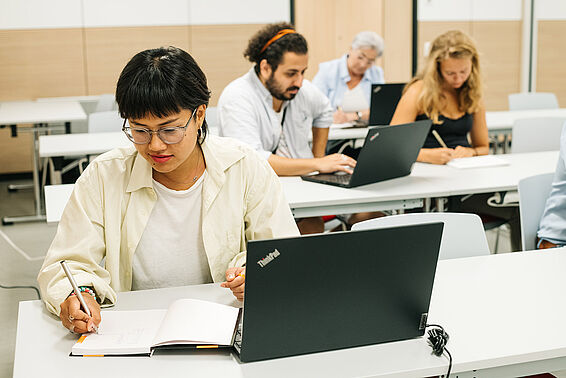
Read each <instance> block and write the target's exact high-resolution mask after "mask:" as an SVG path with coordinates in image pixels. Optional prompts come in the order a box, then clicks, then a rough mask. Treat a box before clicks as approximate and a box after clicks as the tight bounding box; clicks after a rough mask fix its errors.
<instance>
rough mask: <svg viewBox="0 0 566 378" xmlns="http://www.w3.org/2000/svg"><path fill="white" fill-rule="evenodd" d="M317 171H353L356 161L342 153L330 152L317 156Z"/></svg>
mask: <svg viewBox="0 0 566 378" xmlns="http://www.w3.org/2000/svg"><path fill="white" fill-rule="evenodd" d="M316 160H317V165H318V167H317V171H319V172H320V173H331V172H336V171H343V172H346V173H350V174H351V173H352V172H354V170H353V168H354V167H355V166H356V161H355V160H354V159H352V158H351V157H349V156H348V155H344V154H332V155H327V156H325V157H322V158H317V159H316Z"/></svg>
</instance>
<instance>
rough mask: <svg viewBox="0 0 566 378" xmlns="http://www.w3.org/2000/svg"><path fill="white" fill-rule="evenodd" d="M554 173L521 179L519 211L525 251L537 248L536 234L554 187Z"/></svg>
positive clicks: (522, 242)
mask: <svg viewBox="0 0 566 378" xmlns="http://www.w3.org/2000/svg"><path fill="white" fill-rule="evenodd" d="M553 178H554V173H545V174H543V175H536V176H531V177H527V178H524V179H522V180H520V181H519V185H518V187H519V213H520V215H521V244H522V245H523V251H530V250H533V249H535V248H536V242H535V240H536V236H537V231H538V227H539V223H540V218H541V217H542V213H543V212H544V208H545V206H546V200H547V198H548V196H549V194H550V191H551V189H552V180H553Z"/></svg>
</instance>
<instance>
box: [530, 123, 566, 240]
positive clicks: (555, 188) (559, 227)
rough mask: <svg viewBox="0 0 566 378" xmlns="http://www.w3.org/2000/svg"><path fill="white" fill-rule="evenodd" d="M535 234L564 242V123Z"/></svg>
mask: <svg viewBox="0 0 566 378" xmlns="http://www.w3.org/2000/svg"><path fill="white" fill-rule="evenodd" d="M537 236H538V237H539V238H540V239H545V240H548V241H549V242H551V243H554V244H566V123H565V125H564V127H563V128H562V135H561V137H560V157H559V158H558V164H557V166H556V172H555V173H554V180H553V182H552V190H551V191H550V196H549V197H548V199H547V200H546V207H545V209H544V213H543V215H542V218H541V221H540V226H539V230H538V233H537Z"/></svg>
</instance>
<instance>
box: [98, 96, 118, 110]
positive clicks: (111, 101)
mask: <svg viewBox="0 0 566 378" xmlns="http://www.w3.org/2000/svg"><path fill="white" fill-rule="evenodd" d="M117 109H118V104H117V103H116V98H115V97H114V95H113V94H112V93H107V94H102V95H100V97H99V98H98V102H97V103H96V107H95V108H94V112H95V113H98V112H108V111H110V110H117Z"/></svg>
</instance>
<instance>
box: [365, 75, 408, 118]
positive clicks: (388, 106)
mask: <svg viewBox="0 0 566 378" xmlns="http://www.w3.org/2000/svg"><path fill="white" fill-rule="evenodd" d="M403 88H405V84H404V83H393V84H372V86H371V97H370V111H369V124H370V125H389V123H390V122H391V119H392V118H393V114H394V113H395V109H396V108H397V103H398V102H399V100H400V99H401V95H402V94H403Z"/></svg>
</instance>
